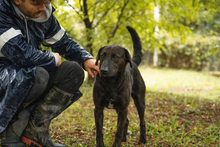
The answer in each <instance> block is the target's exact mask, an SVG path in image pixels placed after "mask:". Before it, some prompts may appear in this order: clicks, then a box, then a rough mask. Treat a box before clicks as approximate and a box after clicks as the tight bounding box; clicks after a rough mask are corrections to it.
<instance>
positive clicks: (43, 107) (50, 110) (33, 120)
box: [22, 86, 82, 147]
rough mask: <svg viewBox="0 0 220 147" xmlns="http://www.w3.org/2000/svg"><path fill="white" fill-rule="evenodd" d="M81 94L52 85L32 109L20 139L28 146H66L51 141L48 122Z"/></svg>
mask: <svg viewBox="0 0 220 147" xmlns="http://www.w3.org/2000/svg"><path fill="white" fill-rule="evenodd" d="M81 96H82V94H81V93H80V92H79V91H78V92H77V93H76V94H75V95H74V94H70V93H67V92H64V91H62V90H60V89H58V88H57V87H55V86H54V87H53V88H52V89H51V90H50V91H49V92H48V94H47V95H46V96H45V98H44V99H41V100H40V101H39V102H38V103H37V105H36V106H35V108H34V110H33V111H32V114H31V116H30V119H29V122H28V126H27V128H26V129H25V130H24V132H23V134H22V141H23V142H25V143H26V144H28V145H29V146H31V145H35V146H39V147H41V146H42V147H66V146H65V145H62V144H57V143H54V142H53V141H52V139H51V137H50V134H49V126H50V122H51V120H52V119H53V118H55V117H57V116H58V115H59V114H60V113H61V112H62V111H64V110H65V109H66V108H67V107H68V106H70V105H71V104H72V103H73V102H75V101H76V100H77V99H79V97H81Z"/></svg>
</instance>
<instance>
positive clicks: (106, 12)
mask: <svg viewBox="0 0 220 147" xmlns="http://www.w3.org/2000/svg"><path fill="white" fill-rule="evenodd" d="M117 1H118V0H115V2H114V3H113V4H112V5H111V6H110V7H109V8H108V9H107V11H105V13H104V14H103V15H102V16H101V17H100V19H99V20H98V21H97V23H96V24H95V25H94V27H93V28H96V27H97V26H98V25H99V23H100V22H101V21H102V19H103V18H104V17H105V16H106V15H107V14H108V12H109V11H110V10H111V9H112V8H113V7H114V5H115V3H116V2H117Z"/></svg>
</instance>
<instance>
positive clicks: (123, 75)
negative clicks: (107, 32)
mask: <svg viewBox="0 0 220 147" xmlns="http://www.w3.org/2000/svg"><path fill="white" fill-rule="evenodd" d="M126 28H127V30H128V31H129V33H130V35H131V37H132V41H133V48H134V51H133V58H132V59H131V56H130V54H129V52H128V50H127V49H125V48H123V47H121V46H119V45H115V44H112V45H106V46H104V47H102V48H100V49H99V51H98V54H97V57H96V59H97V60H96V65H98V63H99V66H100V75H97V76H96V79H95V83H94V87H93V102H94V105H95V109H94V116H95V125H96V146H97V147H104V142H103V133H102V128H103V117H104V114H103V110H104V108H105V107H106V108H109V109H115V110H116V112H117V115H118V119H117V131H116V134H115V139H114V142H113V145H112V146H113V147H116V146H117V147H121V142H126V134H127V129H128V124H129V120H128V118H127V114H128V105H129V103H130V99H131V97H132V98H133V100H134V103H135V106H136V108H137V111H138V115H139V118H140V139H139V143H143V144H144V143H146V127H145V120H144V112H145V92H146V87H145V83H144V80H143V78H142V76H141V74H140V72H139V70H138V68H137V67H138V65H139V64H140V63H141V57H142V45H141V41H140V38H139V36H138V34H137V32H136V31H135V30H134V29H133V28H132V27H130V26H127V27H126Z"/></svg>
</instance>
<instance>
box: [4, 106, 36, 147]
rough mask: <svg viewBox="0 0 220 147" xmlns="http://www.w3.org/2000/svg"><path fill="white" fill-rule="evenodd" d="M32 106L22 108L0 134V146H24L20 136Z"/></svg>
mask: <svg viewBox="0 0 220 147" xmlns="http://www.w3.org/2000/svg"><path fill="white" fill-rule="evenodd" d="M33 107H34V105H33V106H29V107H27V108H25V109H23V110H22V111H21V112H20V113H19V114H18V116H17V117H16V118H14V120H12V122H11V123H10V124H9V125H8V127H7V128H6V129H5V130H4V131H3V132H2V133H1V134H0V146H2V147H26V145H25V144H24V143H23V142H22V141H21V139H20V136H21V134H22V132H23V131H24V129H25V128H26V126H27V124H28V119H29V115H30V112H31V110H33Z"/></svg>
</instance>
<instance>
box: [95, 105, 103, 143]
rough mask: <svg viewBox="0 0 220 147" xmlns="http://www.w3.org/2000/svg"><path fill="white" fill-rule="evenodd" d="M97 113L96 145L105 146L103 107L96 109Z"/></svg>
mask: <svg viewBox="0 0 220 147" xmlns="http://www.w3.org/2000/svg"><path fill="white" fill-rule="evenodd" d="M94 115H95V125H96V147H104V143H103V133H102V128H103V109H97V108H95V110H94Z"/></svg>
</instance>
